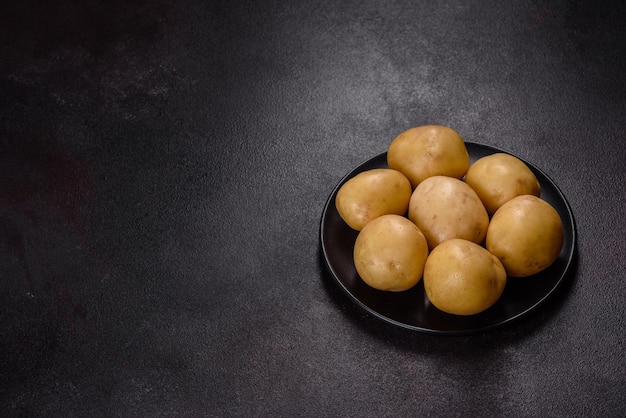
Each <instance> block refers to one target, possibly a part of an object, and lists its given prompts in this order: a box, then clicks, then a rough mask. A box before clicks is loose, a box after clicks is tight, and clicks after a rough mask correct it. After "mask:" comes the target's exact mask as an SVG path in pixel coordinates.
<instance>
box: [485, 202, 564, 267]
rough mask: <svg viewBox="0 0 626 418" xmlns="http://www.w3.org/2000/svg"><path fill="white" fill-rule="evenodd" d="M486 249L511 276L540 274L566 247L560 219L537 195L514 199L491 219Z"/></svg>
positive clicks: (554, 210)
mask: <svg viewBox="0 0 626 418" xmlns="http://www.w3.org/2000/svg"><path fill="white" fill-rule="evenodd" d="M485 246H486V248H487V250H489V252H491V253H492V254H493V255H495V256H496V257H498V259H500V261H501V262H502V264H503V265H504V268H505V269H506V272H507V273H508V274H509V276H513V277H526V276H530V275H533V274H536V273H539V272H540V271H542V270H544V269H546V268H548V267H549V266H550V265H551V264H552V263H553V262H554V261H555V260H556V259H557V257H558V256H559V254H560V252H561V248H562V247H563V223H562V221H561V217H560V216H559V214H558V212H557V211H556V209H554V208H553V207H552V206H551V205H550V204H549V203H548V202H546V201H545V200H542V199H540V198H538V197H536V196H532V195H524V196H517V197H514V198H513V199H511V200H509V201H508V202H506V203H505V204H504V205H502V206H501V207H500V209H498V210H497V211H496V213H495V214H494V215H493V217H492V218H491V223H490V224H489V228H488V229H487V238H486V241H485Z"/></svg>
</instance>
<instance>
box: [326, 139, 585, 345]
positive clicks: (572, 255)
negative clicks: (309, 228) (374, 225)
mask: <svg viewBox="0 0 626 418" xmlns="http://www.w3.org/2000/svg"><path fill="white" fill-rule="evenodd" d="M464 143H465V144H466V145H469V146H472V147H478V148H483V150H485V151H488V152H489V155H490V154H493V153H502V152H503V153H507V154H509V155H512V156H514V157H516V158H518V159H520V160H521V161H522V162H524V163H525V164H526V165H528V166H529V168H530V169H531V170H535V171H537V172H538V173H540V174H541V175H542V176H543V177H544V178H545V179H546V180H547V181H548V182H549V183H550V185H551V187H552V188H553V190H554V191H555V192H556V195H557V197H558V199H559V200H560V201H561V202H562V204H563V206H564V207H565V209H566V212H567V218H568V219H567V220H564V224H565V223H567V224H568V225H569V230H570V231H571V235H572V238H571V248H570V250H569V252H568V253H567V263H566V265H565V267H564V268H563V270H562V272H561V273H560V277H559V279H558V280H557V281H556V282H555V283H554V285H553V286H552V288H550V290H549V291H548V292H546V294H545V295H543V296H542V297H541V298H539V299H538V300H537V301H536V302H534V303H533V304H532V305H531V306H530V307H528V308H526V309H524V310H523V311H521V312H518V313H517V314H515V315H512V316H510V317H507V318H506V319H504V320H502V321H496V322H495V323H493V324H489V325H485V326H482V327H479V328H472V329H467V330H462V329H461V330H453V331H452V330H441V329H432V328H425V327H421V326H417V325H412V324H407V323H405V322H402V321H398V320H396V319H393V318H390V317H388V316H386V315H383V314H382V313H380V312H378V311H376V310H375V309H373V308H371V307H370V306H368V305H366V304H365V303H364V302H363V301H361V300H360V299H359V298H358V297H356V296H355V295H354V294H353V293H352V292H351V291H350V289H348V288H347V287H346V286H345V285H344V283H343V282H342V281H341V280H340V279H339V277H338V275H337V273H336V271H335V270H334V269H333V266H331V264H330V262H329V259H328V255H327V251H328V249H327V246H326V243H325V240H324V236H325V234H324V226H325V221H326V218H327V214H328V210H329V207H330V205H331V204H332V202H333V201H334V197H336V194H337V192H338V190H339V188H340V187H341V186H342V185H343V184H344V183H345V182H346V181H348V180H349V179H350V178H352V177H354V176H355V175H357V174H358V173H360V172H362V171H364V170H360V169H361V167H363V166H365V165H367V164H368V163H371V162H372V161H373V160H375V159H378V158H383V156H384V157H385V160H386V155H387V152H386V151H385V152H382V153H378V154H376V155H374V156H372V157H371V158H368V159H367V160H364V161H362V162H361V163H359V164H357V165H355V166H354V167H353V168H352V169H351V170H349V171H348V172H347V173H346V174H345V175H344V176H343V177H342V178H341V179H340V180H339V182H338V183H337V184H336V185H335V186H334V187H333V189H332V191H331V192H330V194H329V196H328V198H327V199H326V202H325V204H324V207H323V210H322V217H321V219H320V230H319V233H320V235H319V239H320V248H321V250H322V254H321V255H322V259H323V261H324V265H325V267H326V270H327V271H328V272H329V273H330V276H331V277H332V279H333V281H334V282H335V283H336V284H338V285H339V287H340V288H341V289H342V291H343V293H345V294H346V295H347V296H348V299H350V300H351V301H352V302H353V303H355V304H356V305H357V306H359V308H360V309H363V310H364V311H365V312H367V313H368V314H370V315H372V316H374V317H376V318H377V319H379V320H382V321H384V322H386V323H388V324H391V325H394V326H396V327H399V328H404V329H408V330H410V331H415V332H420V333H426V334H434V335H450V336H454V335H467V334H476V333H480V332H485V331H490V330H493V329H495V328H500V327H502V326H504V325H506V324H510V323H511V322H514V321H517V320H518V319H520V318H522V317H525V316H528V315H529V314H531V313H532V312H534V311H536V310H537V309H539V308H540V307H541V306H543V305H544V304H545V303H546V301H547V300H548V299H550V298H551V297H552V296H553V295H554V294H555V293H557V291H558V290H559V289H560V288H561V287H562V286H563V283H564V282H565V281H566V278H567V277H569V276H570V274H571V271H572V267H573V265H574V263H575V259H576V251H577V242H578V236H577V230H576V221H575V219H574V213H573V211H572V208H571V205H570V203H569V201H568V200H567V198H566V197H565V195H564V194H563V192H562V190H561V188H560V187H559V186H558V185H557V184H556V183H555V182H554V180H552V178H551V177H550V176H548V175H547V174H546V173H545V171H543V170H542V169H541V168H539V167H537V166H536V165H535V164H533V163H531V162H530V161H528V160H526V159H525V158H523V157H520V156H518V155H516V154H515V153H513V152H510V151H509V150H507V149H505V148H500V147H496V146H493V145H487V144H483V143H480V142H476V141H464Z"/></svg>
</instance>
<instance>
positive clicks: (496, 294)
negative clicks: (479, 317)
mask: <svg viewBox="0 0 626 418" xmlns="http://www.w3.org/2000/svg"><path fill="white" fill-rule="evenodd" d="M506 279H507V278H506V271H505V270H504V267H503V266H502V263H501V262H500V260H498V258H497V257H495V256H494V255H493V254H491V253H490V252H489V251H487V250H486V249H484V248H483V247H481V246H480V245H478V244H476V243H473V242H471V241H467V240H463V239H451V240H448V241H446V242H443V243H441V244H440V245H439V246H438V247H437V248H435V249H434V250H433V251H432V252H431V253H430V255H429V256H428V259H427V260H426V264H425V266H424V290H425V292H426V296H428V300H430V303H432V304H433V305H434V306H435V307H436V308H437V309H439V310H441V311H444V312H447V313H449V314H454V315H474V314H477V313H479V312H482V311H484V310H486V309H487V308H489V307H491V306H492V305H493V304H494V303H496V302H497V301H498V299H499V298H500V296H502V292H503V291H504V287H505V285H506Z"/></svg>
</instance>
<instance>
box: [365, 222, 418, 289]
mask: <svg viewBox="0 0 626 418" xmlns="http://www.w3.org/2000/svg"><path fill="white" fill-rule="evenodd" d="M427 257H428V244H427V243H426V238H424V234H422V232H421V231H420V230H419V228H418V227H417V226H416V225H415V224H414V223H413V222H411V221H409V220H408V219H407V218H405V217H403V216H400V215H383V216H380V217H378V218H376V219H374V220H372V221H370V222H369V223H367V225H365V227H364V228H363V229H362V230H361V232H359V234H358V235H357V238H356V242H355V243H354V266H355V268H356V271H357V273H359V276H361V279H363V281H364V282H365V283H367V284H368V285H369V286H371V287H373V288H375V289H378V290H385V291H391V292H401V291H404V290H408V289H410V288H412V287H413V286H415V284H416V283H418V282H419V281H420V280H421V279H422V273H423V272H424V264H425V263H426V258H427Z"/></svg>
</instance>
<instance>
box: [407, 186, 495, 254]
mask: <svg viewBox="0 0 626 418" xmlns="http://www.w3.org/2000/svg"><path fill="white" fill-rule="evenodd" d="M408 217H409V219H410V220H411V221H413V222H414V223H415V224H416V225H417V226H418V228H419V229H420V230H421V231H422V232H423V233H424V236H426V240H427V241H428V248H429V249H430V250H431V251H432V249H433V248H435V247H436V246H437V245H439V244H440V243H442V242H443V241H446V240H449V239H452V238H462V239H466V240H468V241H472V242H475V243H482V241H483V240H484V238H485V235H486V233H487V227H488V225H489V215H488V214H487V210H486V209H485V207H484V206H483V204H482V202H481V201H480V199H479V198H478V195H476V192H474V190H473V189H472V188H471V187H470V186H468V185H467V184H465V183H464V182H463V181H462V180H459V179H456V178H453V177H446V176H433V177H429V178H427V179H426V180H424V181H423V182H421V183H420V184H419V185H418V186H417V187H416V188H415V190H414V191H413V194H412V195H411V200H410V201H409V213H408Z"/></svg>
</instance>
